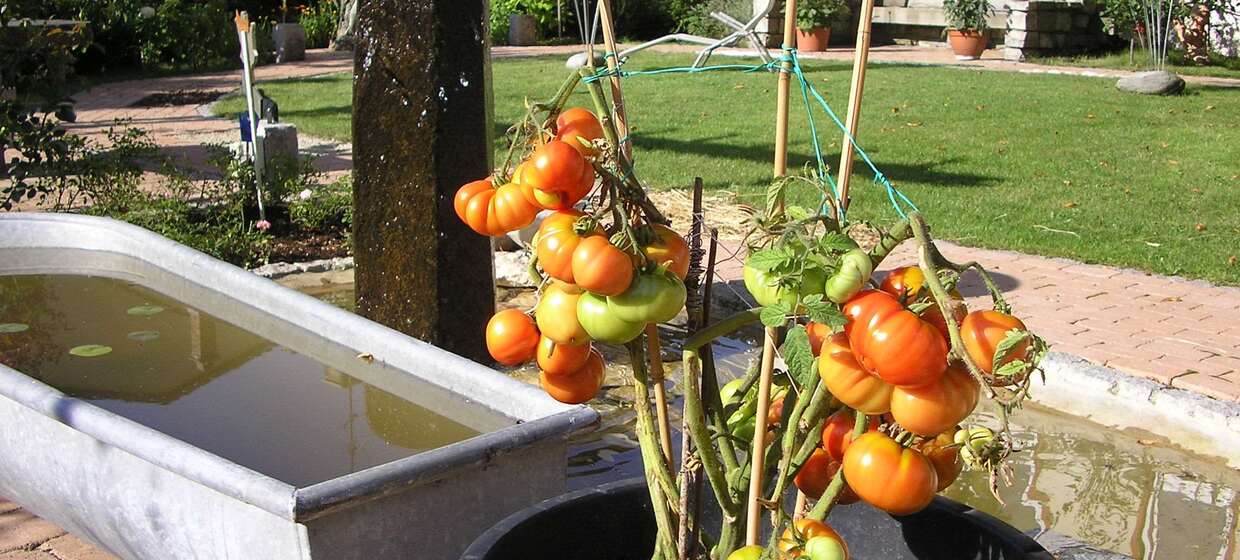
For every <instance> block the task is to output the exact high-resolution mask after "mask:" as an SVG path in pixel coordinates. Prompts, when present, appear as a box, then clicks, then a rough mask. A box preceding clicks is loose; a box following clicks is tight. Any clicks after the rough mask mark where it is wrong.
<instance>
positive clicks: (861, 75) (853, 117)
mask: <svg viewBox="0 0 1240 560" xmlns="http://www.w3.org/2000/svg"><path fill="white" fill-rule="evenodd" d="M873 17H874V0H861V19H860V21H858V22H857V48H856V52H855V54H854V56H853V75H852V86H850V87H849V89H848V116H847V118H846V119H845V121H844V128H845V129H846V130H848V134H846V135H845V136H844V144H843V147H842V149H841V150H840V173H839V179H838V180H837V181H836V183H838V184H839V186H840V205H841V206H842V207H843V208H844V209H848V200H849V197H848V184H849V183H850V182H851V179H852V169H853V143H852V140H851V138H856V137H857V127H858V124H859V122H860V120H861V94H862V92H863V91H864V90H865V67H866V64H867V63H868V62H869V60H870V23H871V20H872V19H873Z"/></svg>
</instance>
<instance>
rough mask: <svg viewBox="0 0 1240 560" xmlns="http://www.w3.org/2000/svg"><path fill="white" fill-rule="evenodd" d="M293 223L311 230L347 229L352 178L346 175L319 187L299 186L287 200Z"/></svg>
mask: <svg viewBox="0 0 1240 560" xmlns="http://www.w3.org/2000/svg"><path fill="white" fill-rule="evenodd" d="M288 213H289V220H290V221H292V222H293V225H295V226H297V227H298V228H301V229H303V230H306V231H310V232H314V233H328V232H331V231H338V230H345V231H348V230H350V229H351V228H352V227H353V180H352V177H351V176H349V175H346V176H344V177H342V178H341V179H339V180H337V181H336V182H334V183H332V184H330V185H326V186H323V187H312V188H307V189H305V190H302V191H301V192H300V193H298V194H297V196H295V197H294V198H293V201H292V202H290V203H289V208H288Z"/></svg>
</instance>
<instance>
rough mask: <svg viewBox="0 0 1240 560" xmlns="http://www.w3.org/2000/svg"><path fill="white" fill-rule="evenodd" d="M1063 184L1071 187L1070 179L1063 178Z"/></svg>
mask: <svg viewBox="0 0 1240 560" xmlns="http://www.w3.org/2000/svg"><path fill="white" fill-rule="evenodd" d="M1063 186H1065V187H1071V186H1072V181H1071V180H1069V179H1064V180H1063Z"/></svg>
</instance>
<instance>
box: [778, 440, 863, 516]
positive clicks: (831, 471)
mask: <svg viewBox="0 0 1240 560" xmlns="http://www.w3.org/2000/svg"><path fill="white" fill-rule="evenodd" d="M838 470H840V462H839V461H838V460H833V459H831V456H830V455H829V454H828V453H827V451H826V450H825V449H815V450H814V453H813V454H812V455H810V456H809V459H806V460H805V464H804V465H801V470H800V471H797V476H796V478H794V479H793V480H792V482H793V483H795V484H796V485H797V488H798V489H799V490H801V491H802V492H804V493H805V495H806V496H809V497H811V498H813V499H815V500H817V499H818V498H821V497H822V493H823V492H825V491H826V490H827V486H829V485H830V484H831V479H832V478H835V473H836V471H838ZM859 499H860V498H858V497H857V495H856V494H855V493H853V491H852V489H851V488H849V487H848V484H844V488H843V489H842V490H840V499H839V502H838V503H841V504H852V503H856V502H857V500H859Z"/></svg>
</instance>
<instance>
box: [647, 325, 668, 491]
mask: <svg viewBox="0 0 1240 560" xmlns="http://www.w3.org/2000/svg"><path fill="white" fill-rule="evenodd" d="M646 352H647V353H648V354H650V383H651V384H652V385H654V388H655V391H654V410H655V414H656V416H657V417H658V422H659V447H660V448H662V449H663V460H664V461H666V462H667V464H668V467H669V468H671V467H673V466H675V465H674V464H673V463H672V429H671V422H670V421H669V420H668V417H667V390H666V389H665V388H664V385H663V348H662V344H661V343H660V341H659V325H656V324H654V323H650V324H647V325H646Z"/></svg>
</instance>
